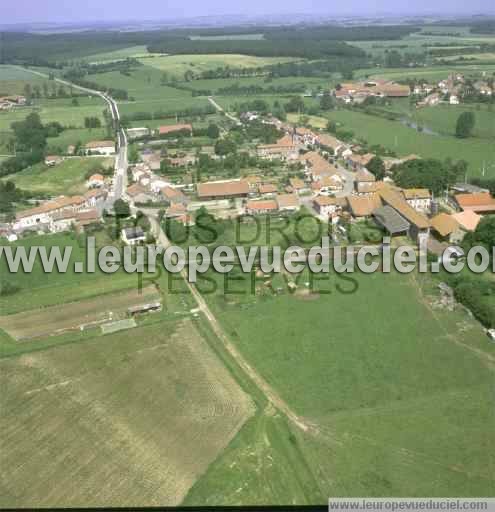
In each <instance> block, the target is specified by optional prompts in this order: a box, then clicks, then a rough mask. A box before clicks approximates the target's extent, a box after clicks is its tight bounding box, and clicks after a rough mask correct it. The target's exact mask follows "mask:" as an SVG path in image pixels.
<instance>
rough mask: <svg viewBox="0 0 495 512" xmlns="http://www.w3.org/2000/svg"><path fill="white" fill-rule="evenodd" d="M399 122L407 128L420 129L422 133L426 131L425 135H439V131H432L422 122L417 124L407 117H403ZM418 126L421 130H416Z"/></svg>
mask: <svg viewBox="0 0 495 512" xmlns="http://www.w3.org/2000/svg"><path fill="white" fill-rule="evenodd" d="M400 123H401V124H403V125H404V126H407V127H408V128H412V129H413V130H416V131H421V132H422V133H426V134H427V135H434V136H435V137H439V136H440V133H438V132H435V131H433V130H432V129H431V128H428V126H425V125H424V124H421V125H418V124H417V123H415V122H414V121H411V120H410V119H408V118H407V117H404V118H402V119H401V120H400ZM418 128H421V130H418Z"/></svg>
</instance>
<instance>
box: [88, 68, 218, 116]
mask: <svg viewBox="0 0 495 512" xmlns="http://www.w3.org/2000/svg"><path fill="white" fill-rule="evenodd" d="M161 75H162V74H161V72H160V71H158V70H157V69H154V68H152V67H150V66H143V67H142V68H138V69H137V70H135V71H133V72H132V73H131V75H130V76H126V75H122V74H120V73H118V72H116V71H112V72H108V73H99V74H96V75H89V77H90V79H91V80H92V81H95V82H97V83H99V84H101V85H104V86H106V87H115V86H116V84H118V87H119V88H122V89H125V90H126V91H127V92H128V94H129V99H130V101H121V102H119V110H120V112H121V114H122V115H128V114H133V113H136V112H147V113H149V114H151V113H153V112H156V111H165V112H169V113H171V114H173V113H174V112H177V111H180V110H184V109H187V108H191V107H206V106H208V100H207V99H206V98H199V97H193V95H192V93H191V92H189V91H184V90H180V89H176V88H174V87H169V86H166V85H161Z"/></svg>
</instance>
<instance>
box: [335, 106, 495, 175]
mask: <svg viewBox="0 0 495 512" xmlns="http://www.w3.org/2000/svg"><path fill="white" fill-rule="evenodd" d="M328 117H329V118H330V119H331V120H333V121H336V122H337V123H341V124H342V126H343V127H344V128H345V129H349V130H352V131H353V132H354V134H355V135H356V136H357V137H362V138H363V139H365V140H366V141H367V142H368V143H369V144H381V145H383V146H384V147H386V148H388V149H390V150H393V151H395V152H396V153H397V154H398V155H401V156H405V155H408V154H418V155H419V156H422V157H424V158H439V159H445V158H452V159H453V160H461V159H463V160H466V161H467V162H468V165H469V168H468V173H469V176H470V177H474V176H480V175H481V172H482V168H483V163H485V164H488V163H489V162H494V161H495V146H494V144H493V141H492V140H489V139H480V138H471V139H457V138H455V137H451V136H434V135H427V134H425V133H420V132H418V131H417V130H414V129H413V128H409V127H408V126H405V125H403V124H401V123H400V122H399V121H389V120H387V119H383V118H380V117H376V116H372V115H367V114H364V113H361V112H354V111H350V110H338V111H334V112H332V113H331V114H329V115H328ZM486 175H487V176H489V175H490V176H495V167H492V168H490V169H489V170H488V169H487V174H486Z"/></svg>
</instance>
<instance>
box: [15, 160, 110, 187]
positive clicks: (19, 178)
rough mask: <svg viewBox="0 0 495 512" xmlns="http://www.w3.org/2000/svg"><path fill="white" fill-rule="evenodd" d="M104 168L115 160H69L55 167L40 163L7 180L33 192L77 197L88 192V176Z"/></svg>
mask: <svg viewBox="0 0 495 512" xmlns="http://www.w3.org/2000/svg"><path fill="white" fill-rule="evenodd" d="M102 167H104V168H108V167H113V158H98V157H86V158H78V157H74V158H67V159H65V160H64V161H63V162H62V163H60V164H58V165H55V166H53V167H47V166H46V165H45V164H44V163H39V164H36V165H34V166H33V167H28V168H27V169H25V170H23V171H21V172H19V173H17V174H13V175H11V176H8V177H7V179H9V180H10V181H13V182H14V183H15V184H16V185H17V186H18V187H20V188H22V189H24V190H29V191H31V192H43V193H48V194H52V195H76V194H81V193H83V192H85V191H86V185H85V183H86V174H87V173H88V172H89V171H93V170H94V172H98V171H99V170H101V168H102Z"/></svg>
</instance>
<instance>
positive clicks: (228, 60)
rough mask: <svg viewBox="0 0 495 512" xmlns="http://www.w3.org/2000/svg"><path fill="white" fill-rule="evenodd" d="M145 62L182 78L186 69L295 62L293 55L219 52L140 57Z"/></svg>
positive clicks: (248, 66) (251, 66)
mask: <svg viewBox="0 0 495 512" xmlns="http://www.w3.org/2000/svg"><path fill="white" fill-rule="evenodd" d="M140 60H141V62H143V64H146V65H148V66H152V67H154V68H156V69H158V70H160V71H166V72H168V73H170V74H172V75H175V76H177V77H180V78H182V77H183V75H184V73H185V72H186V71H193V72H194V73H201V72H203V71H210V70H213V69H216V68H219V67H221V68H223V67H225V66H229V67H231V68H256V67H262V66H269V65H271V64H278V63H283V62H293V61H295V60H297V59H294V58H291V57H255V56H252V55H236V54H225V55H223V54H218V55H164V56H160V57H147V58H146V59H140Z"/></svg>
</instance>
